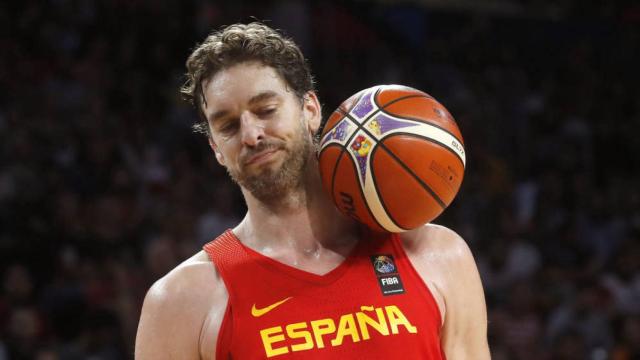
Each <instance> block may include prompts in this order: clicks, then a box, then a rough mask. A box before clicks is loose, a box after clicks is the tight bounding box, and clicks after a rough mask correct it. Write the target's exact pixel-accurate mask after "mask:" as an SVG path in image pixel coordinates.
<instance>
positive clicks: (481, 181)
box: [0, 0, 640, 360]
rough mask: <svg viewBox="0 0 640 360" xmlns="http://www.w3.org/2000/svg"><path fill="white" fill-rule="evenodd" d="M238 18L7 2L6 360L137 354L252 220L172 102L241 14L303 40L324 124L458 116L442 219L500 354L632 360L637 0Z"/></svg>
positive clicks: (639, 48)
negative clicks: (176, 283)
mask: <svg viewBox="0 0 640 360" xmlns="http://www.w3.org/2000/svg"><path fill="white" fill-rule="evenodd" d="M230 3H231V2H229V4H222V2H213V1H205V0H189V1H174V2H164V1H152V0H136V1H99V0H48V1H41V0H25V1H21V2H2V3H1V4H0V259H1V265H0V281H1V282H0V284H1V287H0V360H4V359H41V360H44V359H124V358H132V356H133V345H134V339H135V331H136V326H137V321H138V316H139V312H140V307H141V304H142V299H143V297H144V295H145V292H146V290H147V289H148V288H149V286H150V285H151V284H152V283H153V282H154V281H155V280H157V279H158V278H160V277H161V276H163V275H164V274H166V273H167V271H169V270H170V269H171V268H173V267H174V266H175V265H177V264H178V263H179V262H181V261H183V260H184V259H186V258H188V257H190V256H191V255H192V254H194V253H195V252H197V251H198V249H199V248H200V247H201V246H202V245H203V244H204V243H206V242H207V241H209V240H211V239H212V238H214V237H215V236H216V235H217V234H219V233H220V232H222V231H223V230H224V229H226V228H228V227H231V226H233V225H234V224H235V223H236V222H237V221H238V220H239V219H240V218H241V217H242V216H243V214H244V211H245V207H244V204H243V201H242V198H241V196H240V193H239V191H238V190H237V188H236V187H235V185H233V184H232V183H230V182H229V180H228V179H227V176H226V173H225V171H224V169H222V168H221V167H220V166H218V165H217V164H216V163H215V159H214V157H213V156H212V154H211V153H210V150H209V148H208V144H207V142H206V139H205V138H203V137H202V136H201V135H198V134H194V133H192V132H191V128H190V127H191V125H192V124H193V122H194V120H195V119H196V116H197V115H196V112H195V111H194V110H193V109H191V108H190V107H189V106H188V105H187V104H186V103H185V102H184V101H183V100H182V99H181V98H180V96H179V92H178V88H179V86H180V85H181V83H182V81H183V77H182V75H183V72H184V61H185V60H186V57H187V56H188V54H189V52H190V49H192V48H193V46H194V45H195V44H196V43H197V42H198V41H201V40H202V39H203V38H204V37H205V36H206V34H207V33H208V32H210V31H211V30H212V29H215V28H218V27H219V26H221V25H224V24H230V23H234V22H237V21H250V20H251V19H252V17H251V16H255V17H256V18H257V19H260V20H264V19H268V20H270V21H269V22H268V24H270V25H272V26H274V27H277V28H281V29H284V30H285V32H286V33H287V34H288V35H290V36H292V37H293V38H294V39H295V40H296V41H297V42H298V43H299V44H300V45H301V47H302V48H303V50H304V52H305V53H306V55H307V56H308V57H309V59H310V62H311V65H312V69H313V70H314V73H315V75H316V79H317V82H318V90H319V95H320V99H321V101H322V103H323V105H324V112H325V115H327V114H329V113H330V112H331V111H332V110H333V109H334V108H335V107H336V106H337V105H338V104H339V103H340V102H341V101H342V100H344V99H346V98H347V97H348V96H350V95H351V94H352V93H355V92H356V91H358V90H360V89H362V88H365V87H369V86H373V85H376V84H382V83H400V84H405V85H409V86H413V87H416V88H419V89H422V90H425V91H427V92H429V93H430V94H432V95H433V96H435V97H436V98H437V99H438V100H440V102H442V103H443V104H445V106H447V108H448V109H449V110H450V111H451V113H452V114H453V115H454V117H455V118H456V120H457V121H458V124H459V126H460V128H461V131H462V134H463V136H464V137H465V144H466V149H467V153H468V162H467V164H468V167H467V169H466V174H465V179H464V182H463V186H462V189H461V191H460V194H459V195H458V197H457V199H456V200H455V201H454V203H453V204H452V205H451V207H450V208H449V209H448V210H447V211H446V212H445V213H444V214H443V215H442V216H441V218H439V219H437V220H436V222H437V223H441V224H444V225H447V226H449V227H451V228H452V229H454V230H456V231H457V232H458V233H460V234H461V235H462V236H463V237H464V238H465V239H466V240H467V242H468V243H469V245H470V246H471V248H472V250H473V252H474V255H475V257H476V261H477V263H478V266H479V269H480V271H481V276H482V279H483V283H484V286H485V291H486V297H487V303H488V310H489V321H490V323H489V340H490V346H491V350H492V354H493V358H494V359H497V360H501V359H516V360H528V359H543V360H544V359H566V360H570V359H615V360H627V359H640V188H639V187H638V184H639V183H640V179H639V171H638V170H639V169H640V160H639V158H638V156H637V155H640V141H638V140H637V139H636V138H637V136H638V135H637V134H638V132H639V131H640V92H639V91H638V84H639V83H640V71H639V68H638V64H639V63H640V53H639V52H640V6H637V5H634V4H633V2H632V1H629V2H620V3H618V4H616V3H611V2H609V3H607V4H606V5H601V6H600V7H597V6H596V5H594V4H595V3H594V4H592V3H587V2H579V1H568V0H565V1H554V2H549V4H547V2H540V1H506V0H505V1H501V2H497V1H492V2H490V3H491V4H492V6H491V7H490V9H488V10H487V9H478V8H477V7H474V8H472V9H466V8H465V6H464V4H465V2H463V1H458V2H455V4H456V6H454V7H453V8H448V7H446V6H436V7H431V6H429V4H431V3H438V4H442V3H443V2H436V1H433V2H432V1H425V4H426V5H424V4H423V5H418V4H417V3H404V4H402V5H400V4H394V3H393V2H388V1H387V2H379V3H376V2H366V1H351V2H333V1H329V2H306V1H294V0H283V1H272V0H271V1H260V2H255V3H253V2H235V3H234V4H230ZM487 3H489V2H487ZM500 6H503V7H504V8H505V9H510V11H495V10H496V9H500ZM514 9H515V10H514Z"/></svg>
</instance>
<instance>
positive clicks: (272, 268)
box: [204, 230, 444, 360]
mask: <svg viewBox="0 0 640 360" xmlns="http://www.w3.org/2000/svg"><path fill="white" fill-rule="evenodd" d="M204 250H205V251H206V252H207V254H208V255H209V258H210V259H211V260H212V261H213V263H214V264H215V266H216V268H217V269H218V272H219V273H220V276H221V277H222V279H223V281H224V284H225V286H226V288H227V291H228V293H229V301H228V304H227V309H226V313H225V317H224V319H223V321H222V325H221V328H220V333H219V336H218V339H217V351H216V357H217V359H225V360H226V359H236V360H237V359H240V360H243V359H266V358H269V359H271V358H273V359H278V360H280V359H283V360H284V359H305V360H312V359H396V358H404V359H444V354H443V352H442V349H441V347H440V336H439V335H440V327H441V326H440V325H441V319H440V311H439V309H438V305H437V303H436V301H435V299H434V298H433V296H432V294H431V292H430V291H429V289H428V288H427V286H426V285H425V283H424V282H423V281H422V279H421V278H420V276H419V275H418V273H417V272H416V270H415V269H414V268H413V266H412V265H411V263H410V262H409V259H408V258H407V255H406V254H405V252H404V249H403V248H402V244H401V243H400V239H399V237H398V235H396V234H391V235H369V236H368V238H364V239H361V240H360V241H359V242H358V244H357V245H356V246H355V248H354V249H353V250H352V252H351V254H350V255H349V257H348V258H347V259H346V260H345V261H344V262H343V263H342V264H340V265H339V266H338V267H337V268H335V269H334V270H332V271H330V272H329V273H327V274H325V275H315V274H312V273H309V272H306V271H302V270H299V269H296V268H294V267H291V266H288V265H284V264H282V263H280V262H277V261H275V260H273V259H271V258H269V257H266V256H264V255H261V254H260V253H258V252H256V251H254V250H252V249H250V248H248V247H246V246H244V245H243V244H242V243H241V242H240V241H239V240H238V238H237V237H236V236H235V235H234V234H233V233H232V232H231V231H230V230H228V231H227V232H225V233H224V234H222V235H221V236H219V237H218V238H217V239H215V240H214V241H212V242H210V243H208V244H207V245H205V246H204Z"/></svg>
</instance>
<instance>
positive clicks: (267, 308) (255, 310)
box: [251, 296, 291, 317]
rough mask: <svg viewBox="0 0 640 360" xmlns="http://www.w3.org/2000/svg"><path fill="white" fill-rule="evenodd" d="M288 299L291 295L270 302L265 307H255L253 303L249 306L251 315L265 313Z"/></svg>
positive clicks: (258, 315)
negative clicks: (275, 301) (272, 302)
mask: <svg viewBox="0 0 640 360" xmlns="http://www.w3.org/2000/svg"><path fill="white" fill-rule="evenodd" d="M289 299H291V296H290V297H288V298H286V299H284V300H280V301H278V302H277V303H274V304H271V305H269V306H267V307H264V308H262V309H258V308H256V304H253V306H252V307H251V315H253V317H260V316H262V315H264V314H266V313H268V312H269V311H271V310H273V309H275V308H277V307H278V306H280V305H282V304H284V303H285V302H287V301H288V300H289Z"/></svg>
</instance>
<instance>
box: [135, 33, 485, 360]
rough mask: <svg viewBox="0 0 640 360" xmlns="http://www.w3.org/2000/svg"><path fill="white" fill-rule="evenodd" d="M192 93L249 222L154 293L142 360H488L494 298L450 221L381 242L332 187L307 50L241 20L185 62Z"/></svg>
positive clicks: (143, 326)
mask: <svg viewBox="0 0 640 360" xmlns="http://www.w3.org/2000/svg"><path fill="white" fill-rule="evenodd" d="M187 68H188V81H187V83H186V85H185V87H184V88H183V92H185V93H186V94H188V95H189V96H190V97H191V99H193V101H194V103H195V105H196V106H197V108H198V110H199V111H200V112H201V113H202V115H203V123H202V127H201V129H203V131H204V132H205V133H206V134H207V137H208V139H209V144H210V146H211V149H212V150H213V152H214V154H215V157H216V159H217V161H218V162H219V163H220V164H221V165H222V166H224V167H225V168H226V169H227V171H228V173H229V175H230V176H231V177H232V178H233V180H234V181H235V182H236V183H237V184H238V185H239V186H240V188H241V190H242V193H243V195H244V198H245V200H246V203H247V207H248V211H247V214H246V216H245V218H244V219H243V220H242V222H240V224H238V225H237V226H236V227H235V228H233V229H232V230H230V231H227V232H225V233H224V234H222V235H220V236H219V237H218V238H217V239H216V240H215V241H212V242H211V243H209V244H208V245H206V246H205V248H204V250H203V251H201V252H199V253H198V254H196V255H195V256H193V257H192V258H190V259H188V260H186V261H185V262H184V263H182V264H181V265H179V266H178V267H177V268H175V269H174V270H172V271H171V272H170V273H169V274H167V275H166V276H165V277H163V278H162V279H160V280H158V281H157V282H156V283H155V284H154V285H153V286H152V287H151V289H150V290H149V292H148V294H147V296H146V298H145V301H144V305H143V308H142V315H141V318H140V323H139V327H138V334H137V339H136V351H135V353H136V358H138V359H214V358H217V359H265V358H269V359H271V358H274V359H365V358H366V359H396V358H404V359H443V358H445V357H446V358H448V359H474V360H477V359H488V358H489V350H488V345H487V338H486V328H487V318H486V308H485V302H484V295H483V290H482V285H481V283H480V278H479V276H478V271H477V269H476V265H475V263H474V260H473V257H472V255H471V253H470V251H469V248H468V247H467V245H466V244H465V242H464V241H463V240H462V239H461V238H460V237H459V236H458V235H456V234H455V233H454V232H453V231H451V230H448V229H446V228H444V227H442V226H437V225H425V226H423V227H421V228H419V229H417V230H414V231H410V232H406V233H402V234H400V235H393V234H376V233H372V232H370V231H367V230H366V229H363V228H362V227H361V226H359V225H357V224H356V223H354V222H353V221H352V220H350V219H348V218H346V217H344V216H343V215H341V214H340V213H339V212H338V211H337V210H336V208H335V206H334V204H333V203H332V202H331V201H330V199H329V198H328V197H327V196H326V195H325V193H324V192H323V190H322V188H321V181H320V175H319V170H318V164H317V160H316V157H315V143H314V134H315V133H316V132H317V130H318V128H319V126H320V122H321V108H320V104H319V102H318V98H317V97H316V94H315V93H314V91H313V81H312V78H311V75H310V72H309V69H308V66H307V65H306V63H305V60H304V57H303V55H302V53H301V52H300V50H299V49H298V48H297V46H296V45H295V44H294V43H293V42H292V41H290V40H288V39H286V38H283V37H282V36H281V35H280V34H279V33H277V32H276V31H274V30H272V29H270V28H269V27H267V26H265V25H262V24H259V23H252V24H249V25H241V24H237V25H232V26H229V27H227V28H225V29H223V30H221V31H219V32H216V33H214V34H212V35H210V36H209V37H207V39H206V40H205V41H204V43H202V44H201V45H200V46H199V47H198V48H197V49H196V50H195V51H194V52H193V53H192V54H191V56H190V57H189V59H188V61H187Z"/></svg>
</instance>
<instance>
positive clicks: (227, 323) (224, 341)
mask: <svg viewBox="0 0 640 360" xmlns="http://www.w3.org/2000/svg"><path fill="white" fill-rule="evenodd" d="M232 316H233V315H232V311H231V302H230V301H228V302H227V308H226V309H225V311H224V317H223V318H222V324H220V331H219V332H218V339H217V340H216V356H215V359H214V360H216V359H217V360H230V359H231V339H232V333H233V319H232Z"/></svg>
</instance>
